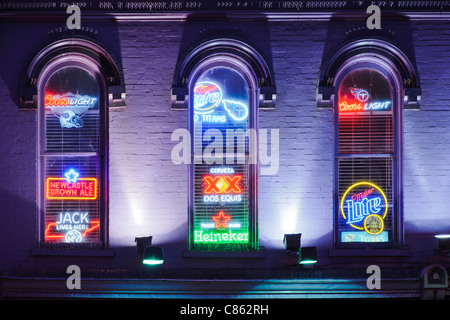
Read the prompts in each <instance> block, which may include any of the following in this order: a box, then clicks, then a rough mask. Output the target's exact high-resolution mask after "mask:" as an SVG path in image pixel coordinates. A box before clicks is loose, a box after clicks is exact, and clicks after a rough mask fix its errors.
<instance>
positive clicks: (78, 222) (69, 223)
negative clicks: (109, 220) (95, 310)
mask: <svg viewBox="0 0 450 320" xmlns="http://www.w3.org/2000/svg"><path fill="white" fill-rule="evenodd" d="M98 228H100V221H99V220H92V221H90V220H89V213H87V212H66V213H60V214H59V219H58V220H57V221H56V222H50V223H48V224H47V226H46V228H45V234H44V236H45V240H46V241H48V240H64V241H65V242H68V243H74V242H75V243H79V242H82V241H83V238H85V237H86V235H87V234H89V233H91V232H92V231H93V230H95V229H98Z"/></svg>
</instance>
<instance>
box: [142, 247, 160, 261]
mask: <svg viewBox="0 0 450 320" xmlns="http://www.w3.org/2000/svg"><path fill="white" fill-rule="evenodd" d="M142 263H143V264H148V265H159V264H163V263H164V253H163V250H162V248H161V247H147V248H145V251H144V255H143V257H142Z"/></svg>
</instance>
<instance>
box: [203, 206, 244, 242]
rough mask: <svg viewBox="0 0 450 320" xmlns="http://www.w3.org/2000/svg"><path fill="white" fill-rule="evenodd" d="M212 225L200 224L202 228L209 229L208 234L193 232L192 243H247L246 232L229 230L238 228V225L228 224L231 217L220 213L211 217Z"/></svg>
mask: <svg viewBox="0 0 450 320" xmlns="http://www.w3.org/2000/svg"><path fill="white" fill-rule="evenodd" d="M212 220H214V223H201V226H202V228H205V229H211V228H215V230H211V231H209V232H204V231H203V230H196V231H194V242H197V243H199V242H215V243H233V242H236V243H239V242H248V232H237V231H234V230H230V229H229V228H231V227H234V228H237V227H240V223H233V224H231V223H229V222H230V220H231V216H230V215H227V214H225V213H224V212H223V211H220V212H219V213H218V214H217V215H215V216H213V217H212Z"/></svg>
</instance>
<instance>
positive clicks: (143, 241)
mask: <svg viewBox="0 0 450 320" xmlns="http://www.w3.org/2000/svg"><path fill="white" fill-rule="evenodd" d="M152 238H153V237H152V236H148V237H136V238H134V242H136V246H137V251H138V253H139V254H141V255H142V254H144V250H145V248H146V247H150V246H151V245H152Z"/></svg>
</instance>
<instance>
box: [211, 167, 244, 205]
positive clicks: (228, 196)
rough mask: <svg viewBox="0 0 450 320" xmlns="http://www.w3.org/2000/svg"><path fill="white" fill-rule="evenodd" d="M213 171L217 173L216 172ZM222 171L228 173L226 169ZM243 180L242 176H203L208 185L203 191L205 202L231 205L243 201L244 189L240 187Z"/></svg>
mask: <svg viewBox="0 0 450 320" xmlns="http://www.w3.org/2000/svg"><path fill="white" fill-rule="evenodd" d="M212 171H214V172H215V171H216V170H212ZM220 171H226V169H221V170H220ZM210 172H211V170H210ZM241 179H242V175H233V176H228V175H227V176H222V175H219V176H210V175H207V176H203V181H204V182H205V184H206V187H205V188H204V190H203V202H212V203H214V202H220V203H230V202H240V201H242V195H241V193H242V189H241V187H240V186H239V185H238V184H240V181H241Z"/></svg>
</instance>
